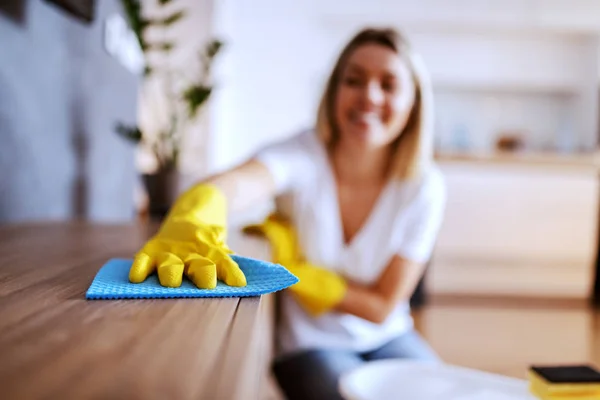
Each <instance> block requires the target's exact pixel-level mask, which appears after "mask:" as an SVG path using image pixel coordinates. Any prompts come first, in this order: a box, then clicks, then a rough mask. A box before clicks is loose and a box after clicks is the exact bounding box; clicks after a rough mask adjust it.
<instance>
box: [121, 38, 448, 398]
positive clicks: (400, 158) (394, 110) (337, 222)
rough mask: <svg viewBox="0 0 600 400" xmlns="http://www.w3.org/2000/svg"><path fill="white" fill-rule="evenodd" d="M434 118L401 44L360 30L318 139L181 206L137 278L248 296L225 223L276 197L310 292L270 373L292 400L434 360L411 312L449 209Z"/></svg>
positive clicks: (346, 53) (301, 288)
mask: <svg viewBox="0 0 600 400" xmlns="http://www.w3.org/2000/svg"><path fill="white" fill-rule="evenodd" d="M432 111H433V110H432V100H431V90H430V87H429V82H428V80H427V76H426V74H425V73H424V70H423V67H422V65H421V64H420V63H419V62H418V59H417V57H416V56H415V55H414V54H413V53H412V52H411V50H410V48H409V46H408V45H407V44H406V42H405V41H404V40H403V39H402V38H401V37H400V35H399V34H398V33H397V32H395V31H394V30H392V29H365V30H363V31H361V32H360V33H358V34H357V35H356V36H355V37H354V38H353V39H352V40H351V41H350V42H349V43H348V45H347V46H346V48H345V49H344V50H343V51H342V53H341V55H340V57H339V59H338V62H337V63H336V65H335V67H334V69H333V72H332V74H331V76H330V79H329V81H328V84H327V87H326V90H325V93H324V96H323V99H322V102H321V105H320V109H319V113H318V118H317V124H316V128H315V129H313V130H309V131H306V132H302V133H300V134H298V135H296V136H294V137H292V138H291V139H287V140H285V141H283V142H280V143H276V144H273V145H270V146H268V147H267V148H265V149H263V150H261V151H260V152H259V153H258V154H257V155H256V156H255V157H253V158H252V159H251V160H250V161H248V162H246V163H245V164H243V165H241V166H239V167H237V168H235V169H233V170H231V171H228V172H225V173H223V174H220V175H218V176H216V177H213V178H211V179H209V180H207V181H206V182H203V183H201V184H199V185H197V186H195V187H193V188H191V189H190V190H188V191H187V192H186V193H185V194H183V195H182V196H181V197H180V198H179V199H178V201H177V203H176V204H175V205H174V206H173V208H172V210H171V212H170V214H169V215H168V216H167V218H166V220H165V222H164V223H163V225H162V227H161V230H160V231H159V233H158V234H157V235H156V236H155V237H154V238H153V239H151V240H150V242H148V243H147V244H146V246H145V247H144V249H142V251H140V253H138V255H137V256H136V258H135V261H134V263H133V266H132V268H131V271H130V280H131V281H132V282H141V281H143V280H144V279H145V278H146V277H147V276H148V274H150V273H152V272H153V271H154V270H155V269H156V270H157V272H158V275H159V279H160V281H161V283H162V284H163V285H165V286H179V285H180V284H181V279H182V276H184V275H185V276H187V277H188V278H189V279H191V280H192V281H193V282H194V283H195V284H196V285H197V286H198V287H201V288H209V287H214V286H215V285H216V281H217V279H221V280H223V281H224V282H225V283H226V284H228V285H235V286H243V285H245V277H244V275H243V273H242V272H241V270H239V268H238V267H237V266H236V265H235V263H234V262H233V261H232V260H231V258H229V256H228V253H229V249H228V248H227V246H226V245H225V226H226V211H232V212H235V211H237V210H241V209H244V208H246V207H248V206H251V205H253V204H256V203H258V202H264V201H266V200H268V199H270V198H273V197H276V198H277V205H278V207H277V208H278V210H277V211H278V214H279V215H282V216H283V217H284V218H286V219H287V220H288V221H290V223H291V226H293V228H294V232H295V234H296V238H297V244H298V247H299V249H300V251H301V256H300V257H297V256H294V257H291V258H289V260H287V259H286V262H287V261H289V263H288V264H289V266H290V268H292V267H293V269H291V270H292V272H294V273H296V272H298V275H299V276H300V282H299V283H298V284H297V285H294V286H293V287H292V288H291V289H290V291H289V293H284V295H283V296H282V297H283V298H282V304H281V311H282V322H281V326H280V329H279V330H278V332H279V333H278V339H279V347H280V354H279V355H278V357H277V358H276V360H275V362H274V365H273V370H274V373H275V376H276V378H277V380H278V382H279V385H280V387H281V389H282V390H283V392H284V393H285V395H286V396H287V397H288V398H290V399H296V398H298V399H335V398H339V394H338V393H337V384H338V382H337V381H338V378H339V376H340V375H341V374H342V373H344V372H346V371H348V370H350V369H352V368H354V367H356V366H359V365H360V364H362V363H364V362H368V361H370V360H376V359H382V358H414V359H422V360H435V359H436V356H435V354H434V353H433V352H432V350H431V349H430V348H429V347H428V346H427V345H426V344H425V343H424V341H423V340H422V339H421V338H420V337H419V336H418V334H417V333H415V331H414V330H413V327H412V320H411V318H410V313H409V306H408V300H409V298H410V296H411V294H412V292H413V290H414V288H415V286H416V284H417V283H418V281H419V280H420V278H421V276H422V273H423V269H424V265H425V263H426V262H427V260H428V258H429V256H430V254H431V251H432V247H433V244H434V241H435V237H436V234H437V231H438V229H439V226H440V223H441V220H442V216H443V209H444V204H445V189H444V184H443V181H442V178H441V175H440V173H439V172H438V171H437V169H436V168H435V167H434V165H433V163H432V133H433V132H432V129H433V127H432ZM283 264H284V265H286V264H285V263H283Z"/></svg>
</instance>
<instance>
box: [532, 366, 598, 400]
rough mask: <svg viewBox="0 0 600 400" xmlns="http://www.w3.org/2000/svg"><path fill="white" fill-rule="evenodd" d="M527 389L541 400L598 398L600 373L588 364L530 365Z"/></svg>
mask: <svg viewBox="0 0 600 400" xmlns="http://www.w3.org/2000/svg"><path fill="white" fill-rule="evenodd" d="M529 390H530V391H531V393H533V394H534V395H535V396H537V397H539V398H540V399H542V400H600V373H599V372H598V371H597V370H596V369H595V368H594V367H592V366H589V365H570V366H532V367H531V368H530V369H529Z"/></svg>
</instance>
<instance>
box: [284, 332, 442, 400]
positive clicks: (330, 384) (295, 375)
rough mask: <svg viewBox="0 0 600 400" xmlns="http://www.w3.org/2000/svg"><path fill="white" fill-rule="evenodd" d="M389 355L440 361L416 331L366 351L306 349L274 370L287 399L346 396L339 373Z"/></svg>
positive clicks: (386, 357)
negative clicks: (342, 394)
mask: <svg viewBox="0 0 600 400" xmlns="http://www.w3.org/2000/svg"><path fill="white" fill-rule="evenodd" d="M389 358H405V359H406V358H410V359H414V360H423V361H438V357H437V355H436V354H435V353H434V351H433V350H432V349H431V348H430V347H429V345H428V344H427V343H426V342H425V341H424V340H423V339H422V338H421V336H419V334H418V333H417V332H415V331H410V332H407V333H405V334H404V335H402V336H400V337H398V338H396V339H394V340H392V341H390V342H388V343H386V344H385V345H383V346H381V347H380V348H378V349H375V350H373V351H370V352H366V353H355V352H351V351H343V350H307V351H303V352H300V353H294V354H292V355H289V356H284V357H282V358H280V359H277V360H275V362H274V363H273V367H272V368H273V373H274V375H275V378H276V379H277V383H278V384H279V387H280V388H281V390H282V392H283V394H284V395H285V397H286V398H287V399H288V400H296V399H298V400H321V399H327V400H336V399H343V398H342V397H341V395H340V394H339V392H338V380H339V378H340V376H341V375H342V374H343V373H345V372H348V371H350V370H352V369H354V368H356V367H359V366H361V365H362V364H364V363H366V362H369V361H374V360H383V359H389Z"/></svg>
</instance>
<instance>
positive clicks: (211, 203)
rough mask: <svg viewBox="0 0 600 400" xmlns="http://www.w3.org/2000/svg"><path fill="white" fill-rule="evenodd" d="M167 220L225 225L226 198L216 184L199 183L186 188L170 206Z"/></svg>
mask: <svg viewBox="0 0 600 400" xmlns="http://www.w3.org/2000/svg"><path fill="white" fill-rule="evenodd" d="M167 220H185V221H187V222H190V223H193V224H196V225H214V226H221V227H225V226H226V225H227V199H226V197H225V194H224V193H223V192H222V191H221V189H219V188H218V187H217V186H216V185H214V184H210V183H201V184H198V185H195V186H193V187H191V188H190V189H188V190H186V191H185V192H184V193H183V194H182V195H181V196H179V197H178V198H177V200H176V201H175V204H174V205H173V206H172V207H171V210H170V211H169V214H168V215H167Z"/></svg>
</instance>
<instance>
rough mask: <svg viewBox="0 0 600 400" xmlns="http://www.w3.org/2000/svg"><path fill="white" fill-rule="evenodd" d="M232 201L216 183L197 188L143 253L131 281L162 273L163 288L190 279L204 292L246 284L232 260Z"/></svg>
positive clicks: (135, 263) (178, 204)
mask: <svg viewBox="0 0 600 400" xmlns="http://www.w3.org/2000/svg"><path fill="white" fill-rule="evenodd" d="M225 240H226V200H225V197H224V195H223V194H222V193H221V191H220V190H219V189H218V188H217V187H216V186H214V185H210V184H201V185H197V186H195V187H193V188H191V189H190V190H188V191H187V192H186V193H184V194H183V195H182V196H181V197H180V198H179V199H178V200H177V202H176V203H175V204H174V206H173V208H172V209H171V211H170V212H169V215H167V217H166V219H165V221H164V222H163V224H162V226H161V228H160V230H159V232H158V233H157V234H156V235H155V236H154V237H152V238H151V239H150V240H149V241H148V242H147V243H146V244H145V245H144V247H143V248H142V249H141V250H140V251H139V252H138V253H137V255H136V256H135V259H134V261H133V264H132V266H131V268H130V271H129V280H130V281H131V282H132V283H140V282H143V281H144V280H146V278H147V277H148V276H149V275H150V274H152V273H154V272H157V274H158V279H159V281H160V284H161V285H162V286H166V287H179V286H181V282H182V279H183V276H184V275H185V276H186V277H187V278H188V279H190V280H191V281H192V282H193V283H194V284H195V285H196V286H197V287H198V288H200V289H213V288H215V287H216V286H217V280H221V281H223V282H224V283H225V284H227V285H229V286H246V277H245V276H244V273H243V272H242V270H241V269H240V268H239V266H238V265H237V263H236V262H235V261H233V259H232V258H231V257H230V256H229V254H231V253H232V251H231V250H230V249H229V248H228V247H227V245H226V243H225Z"/></svg>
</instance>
